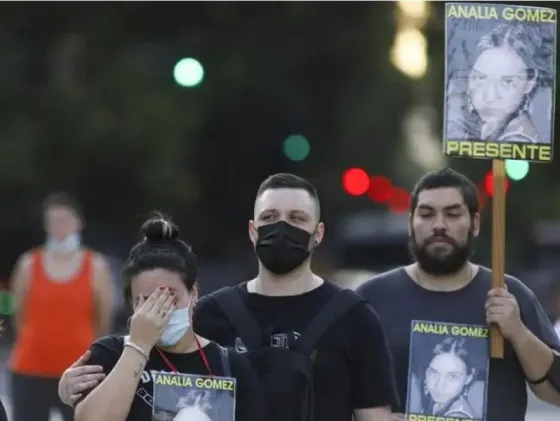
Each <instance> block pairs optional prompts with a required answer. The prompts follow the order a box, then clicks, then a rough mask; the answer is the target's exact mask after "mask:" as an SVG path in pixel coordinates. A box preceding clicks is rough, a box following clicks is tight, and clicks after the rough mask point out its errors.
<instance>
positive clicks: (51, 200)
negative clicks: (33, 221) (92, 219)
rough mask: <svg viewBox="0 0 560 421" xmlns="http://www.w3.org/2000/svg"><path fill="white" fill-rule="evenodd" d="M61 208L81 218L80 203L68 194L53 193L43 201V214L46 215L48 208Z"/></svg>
mask: <svg viewBox="0 0 560 421" xmlns="http://www.w3.org/2000/svg"><path fill="white" fill-rule="evenodd" d="M56 207H63V208H68V209H70V210H72V211H73V212H74V213H75V214H76V215H77V216H78V217H79V218H80V219H81V218H82V217H83V214H82V207H81V206H80V203H79V202H78V201H77V200H76V198H74V197H73V196H71V195H70V194H68V193H65V192H54V193H51V194H49V195H48V196H47V197H46V198H45V200H43V206H42V209H43V214H44V213H46V212H47V211H48V210H49V209H50V208H56Z"/></svg>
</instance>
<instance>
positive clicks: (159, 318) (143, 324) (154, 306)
mask: <svg viewBox="0 0 560 421" xmlns="http://www.w3.org/2000/svg"><path fill="white" fill-rule="evenodd" d="M174 309H175V293H174V292H173V291H171V290H169V289H168V288H163V287H162V288H159V289H156V290H155V291H154V292H152V294H151V295H150V296H149V297H148V298H147V299H144V297H142V296H140V297H139V299H138V306H137V307H136V311H135V313H134V314H133V316H132V318H131V319H130V341H131V342H133V343H135V344H136V345H138V346H140V347H141V348H142V349H143V350H144V351H145V352H146V354H149V353H150V351H151V350H152V348H153V347H154V345H155V344H156V343H157V341H158V340H159V338H160V337H161V334H162V332H163V330H164V329H165V326H166V325H167V322H168V321H169V318H170V317H171V313H172V312H173V310H174Z"/></svg>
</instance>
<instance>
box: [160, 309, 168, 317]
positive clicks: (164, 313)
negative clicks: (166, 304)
mask: <svg viewBox="0 0 560 421" xmlns="http://www.w3.org/2000/svg"><path fill="white" fill-rule="evenodd" d="M160 314H161V318H162V319H165V315H166V314H167V312H166V311H162V312H161V313H160Z"/></svg>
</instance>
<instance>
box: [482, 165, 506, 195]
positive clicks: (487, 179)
mask: <svg viewBox="0 0 560 421" xmlns="http://www.w3.org/2000/svg"><path fill="white" fill-rule="evenodd" d="M505 181H506V193H507V192H508V190H509V179H508V178H507V177H505ZM484 191H485V192H486V194H487V195H488V196H492V195H493V194H494V174H492V171H488V172H487V173H486V175H485V176H484Z"/></svg>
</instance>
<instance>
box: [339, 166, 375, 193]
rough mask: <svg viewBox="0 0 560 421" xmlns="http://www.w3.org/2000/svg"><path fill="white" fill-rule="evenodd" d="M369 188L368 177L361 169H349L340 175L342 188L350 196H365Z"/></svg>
mask: <svg viewBox="0 0 560 421" xmlns="http://www.w3.org/2000/svg"><path fill="white" fill-rule="evenodd" d="M369 186H370V179H369V175H368V173H367V172H365V171H364V170H362V169H361V168H349V169H347V170H346V171H344V173H343V174H342V187H344V190H345V191H346V193H348V194H349V195H351V196H361V195H362V194H365V193H366V192H367V191H368V189H369Z"/></svg>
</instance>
